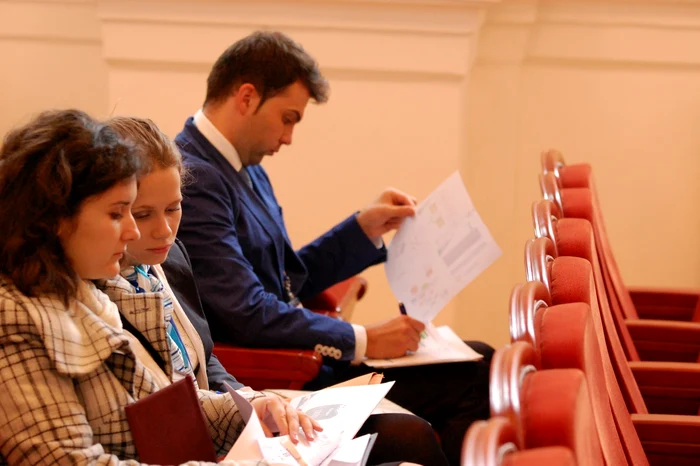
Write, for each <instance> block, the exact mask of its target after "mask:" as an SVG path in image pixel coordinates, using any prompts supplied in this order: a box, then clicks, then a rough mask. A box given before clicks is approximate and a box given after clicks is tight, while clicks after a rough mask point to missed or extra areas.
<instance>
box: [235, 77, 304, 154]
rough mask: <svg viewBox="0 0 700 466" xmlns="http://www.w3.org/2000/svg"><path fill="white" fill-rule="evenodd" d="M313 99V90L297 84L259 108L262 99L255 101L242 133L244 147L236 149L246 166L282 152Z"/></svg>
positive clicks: (299, 83) (241, 144)
mask: <svg viewBox="0 0 700 466" xmlns="http://www.w3.org/2000/svg"><path fill="white" fill-rule="evenodd" d="M309 98H310V96H309V91H307V90H306V87H305V86H304V85H303V84H302V83H301V82H299V81H297V82H295V83H293V84H291V85H290V86H289V87H287V88H286V89H284V91H282V92H280V93H279V94H277V95H275V96H274V97H271V98H269V99H267V100H266V101H265V102H264V103H263V104H262V106H260V107H259V108H258V107H257V105H258V103H259V101H260V100H259V96H258V97H257V99H254V100H253V101H252V102H251V103H252V105H251V106H250V110H249V111H248V113H247V114H246V115H245V122H244V127H243V128H242V130H241V133H240V134H239V138H240V139H239V144H238V146H240V147H236V150H237V151H238V155H239V156H240V157H241V162H243V165H245V166H248V165H257V164H259V163H260V162H261V161H262V159H263V157H265V156H266V155H273V154H274V153H275V152H277V151H278V150H280V148H281V147H282V145H283V144H286V145H289V144H291V143H292V132H293V131H294V127H295V126H296V124H297V123H299V122H300V121H301V119H302V117H303V116H304V110H305V109H306V105H307V104H308V103H309ZM256 109H257V110H256Z"/></svg>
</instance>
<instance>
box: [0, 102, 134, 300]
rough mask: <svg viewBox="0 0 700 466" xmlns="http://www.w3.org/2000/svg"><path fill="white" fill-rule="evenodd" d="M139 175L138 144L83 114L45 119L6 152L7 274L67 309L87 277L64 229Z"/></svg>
mask: <svg viewBox="0 0 700 466" xmlns="http://www.w3.org/2000/svg"><path fill="white" fill-rule="evenodd" d="M139 170H140V159H139V157H138V155H137V154H136V152H135V151H134V149H133V147H132V145H131V144H129V143H128V142H125V141H124V140H122V138H120V137H119V135H118V134H117V133H116V132H115V131H114V130H112V129H111V128H109V127H108V126H106V125H105V124H103V123H100V122H98V121H96V120H95V119H93V118H92V117H90V116H89V115H87V114H86V113H84V112H82V111H80V110H55V111H48V112H44V113H41V114H40V115H38V116H37V117H36V118H34V119H33V120H32V121H30V122H29V123H27V124H26V125H24V126H22V127H19V128H17V129H15V130H14V131H11V132H10V133H9V134H8V135H7V136H6V137H5V140H4V143H3V144H2V146H0V218H1V219H2V223H3V227H2V228H0V273H2V274H4V275H5V276H7V277H9V278H10V279H11V280H12V282H13V283H14V285H15V286H16V287H17V288H18V289H19V290H20V291H21V292H22V293H24V294H25V295H27V296H39V295H42V294H52V295H55V296H58V298H60V299H61V300H62V301H63V302H64V303H65V304H66V305H67V304H68V303H69V301H70V300H71V299H72V298H75V296H76V292H77V287H78V283H79V281H80V277H79V276H78V275H77V273H76V272H75V271H74V270H73V268H72V267H71V264H70V262H69V260H68V258H67V256H66V254H65V251H64V250H63V247H62V246H61V242H60V240H59V237H58V228H59V224H60V222H61V221H62V220H66V219H71V218H73V217H74V216H75V215H76V214H77V213H78V212H79V211H80V208H81V205H82V203H83V202H84V201H85V200H86V199H88V198H90V197H92V196H95V195H98V194H100V193H103V192H105V191H107V190H108V189H110V188H111V187H113V186H114V185H116V184H118V183H120V182H123V181H125V180H127V179H128V178H130V177H132V176H134V175H135V174H137V173H138V172H139Z"/></svg>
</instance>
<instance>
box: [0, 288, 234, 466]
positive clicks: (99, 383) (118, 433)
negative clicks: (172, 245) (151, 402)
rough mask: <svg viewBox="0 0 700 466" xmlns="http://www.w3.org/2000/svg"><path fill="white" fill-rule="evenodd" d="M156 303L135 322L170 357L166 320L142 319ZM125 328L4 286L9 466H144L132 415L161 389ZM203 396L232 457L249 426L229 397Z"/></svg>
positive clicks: (0, 427) (1, 408)
mask: <svg viewBox="0 0 700 466" xmlns="http://www.w3.org/2000/svg"><path fill="white" fill-rule="evenodd" d="M87 286H88V287H93V288H91V290H93V292H94V293H100V292H98V291H97V290H95V289H94V285H92V284H89V285H87ZM98 296H99V295H98ZM102 297H104V296H102ZM153 299H159V298H158V297H153V296H144V297H143V298H142V299H140V300H135V301H134V303H135V307H134V309H133V312H134V315H135V316H137V318H138V319H139V323H140V325H139V328H141V329H143V330H144V331H145V334H146V335H147V336H148V338H153V341H154V344H155V345H158V348H159V349H160V350H162V351H164V352H165V355H168V352H167V343H166V341H165V326H164V324H163V319H162V318H161V319H159V318H158V316H156V315H154V314H155V313H153V312H143V311H144V310H145V309H152V308H157V307H158V305H159V303H152V302H150V300H153ZM109 304H110V305H113V304H112V303H109ZM154 304H155V305H154ZM117 327H118V325H117V326H116V327H115V326H110V325H109V324H108V323H107V322H106V321H105V320H103V319H102V318H100V317H99V316H98V315H96V314H95V313H94V312H92V311H91V310H90V309H89V308H88V307H87V306H86V305H84V304H82V303H73V304H72V305H71V306H70V308H68V309H66V307H65V306H64V305H63V304H62V303H61V302H60V301H58V300H56V299H53V298H50V297H40V298H28V297H26V296H25V295H23V294H22V293H21V292H19V291H18V290H17V288H16V287H15V286H14V285H13V284H12V283H11V282H10V281H9V280H7V279H6V278H4V277H2V276H0V464H30V465H38V464H81V465H82V464H100V465H117V464H125V465H135V464H138V455H137V453H136V450H135V448H134V444H133V441H132V437H131V433H130V431H129V426H128V423H127V420H126V416H125V413H124V406H125V405H127V404H129V403H131V402H133V401H135V400H138V399H140V398H143V397H145V396H147V395H149V394H151V393H153V392H154V391H156V390H158V389H159V387H158V386H157V384H156V382H155V380H154V378H153V377H152V376H151V373H150V372H149V371H148V370H147V369H146V368H145V367H144V365H143V364H142V363H141V362H140V361H139V360H138V359H137V358H136V356H135V355H134V352H133V350H132V347H131V343H130V340H129V337H128V335H126V334H125V333H124V331H123V330H121V329H120V328H117ZM165 360H166V361H169V360H170V359H169V356H167V357H166V358H165ZM198 396H199V399H200V402H201V403H202V408H203V409H204V412H205V417H206V418H207V421H208V427H209V432H210V434H211V437H212V440H213V441H214V444H215V446H216V448H217V452H218V453H219V454H224V453H225V452H227V451H228V450H229V449H230V447H231V446H232V445H233V442H234V441H235V439H236V438H237V437H238V435H239V433H240V431H241V429H242V427H243V423H242V419H241V416H240V414H239V413H238V411H237V409H236V408H235V404H234V403H233V400H232V399H231V397H230V396H229V395H227V394H226V395H219V394H215V393H214V392H210V391H206V390H200V391H199V392H198ZM220 464H221V463H220Z"/></svg>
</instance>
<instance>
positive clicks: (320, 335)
mask: <svg viewBox="0 0 700 466" xmlns="http://www.w3.org/2000/svg"><path fill="white" fill-rule="evenodd" d="M327 98H328V84H327V81H326V80H325V78H324V77H323V76H322V75H321V73H320V71H319V69H318V65H317V63H316V62H315V60H314V59H313V58H312V57H311V56H310V55H308V54H307V53H306V52H305V51H304V50H303V49H302V48H301V46H299V45H298V44H296V43H295V42H294V41H292V40H291V39H290V38H289V37H287V36H285V35H283V34H281V33H262V32H258V33H254V34H252V35H250V36H248V37H246V38H244V39H242V40H240V41H238V42H236V43H235V44H233V45H232V46H231V47H229V48H228V49H227V50H226V51H225V52H224V53H223V54H222V55H221V57H219V59H218V60H217V62H216V63H215V64H214V66H213V68H212V70H211V72H210V74H209V78H208V80H207V95H206V99H205V102H204V105H203V108H202V109H201V110H199V111H198V112H197V114H196V115H195V116H194V117H192V118H190V119H188V120H187V122H186V123H185V127H184V129H183V130H182V132H181V133H180V134H179V135H178V136H177V138H176V142H177V144H178V146H179V147H180V149H181V151H182V153H183V156H184V160H185V164H186V166H187V167H188V168H189V170H190V171H191V174H192V179H193V181H192V182H191V183H189V184H187V185H186V186H185V192H184V200H183V216H182V218H183V220H182V224H181V227H180V232H179V234H178V236H179V237H180V238H181V239H182V241H183V242H184V243H185V246H186V247H187V250H188V252H189V255H190V258H191V261H192V266H193V269H194V275H195V277H196V279H197V284H198V287H199V290H200V292H201V297H202V304H203V307H204V311H205V313H206V315H207V319H208V320H209V324H210V327H211V331H212V336H213V338H214V340H215V341H222V342H230V343H234V344H236V345H239V346H249V347H269V348H275V347H297V348H309V349H311V348H315V349H317V350H318V351H320V352H321V354H323V355H324V366H323V371H322V374H321V375H320V376H319V378H318V379H317V380H315V381H313V382H312V383H311V384H310V386H309V387H308V388H321V387H323V386H326V385H329V384H332V383H335V382H338V381H340V380H344V379H348V378H350V377H353V376H355V375H358V374H359V373H362V372H367V371H368V370H369V369H368V368H367V367H366V366H363V365H361V364H360V363H361V361H362V360H363V359H364V358H365V357H369V358H395V357H400V356H403V355H405V354H406V352H407V351H409V350H416V349H417V348H418V343H419V341H420V332H421V331H422V330H423V328H424V326H423V324H422V323H421V322H419V321H417V320H415V319H412V318H410V317H408V316H397V317H395V318H394V319H391V320H389V321H388V322H383V323H379V324H376V325H369V326H359V325H352V324H349V323H347V322H341V321H339V320H336V319H333V318H330V317H326V316H322V315H319V314H315V313H313V312H311V311H309V310H308V309H304V308H303V307H301V305H300V302H301V301H302V300H303V299H304V298H306V297H309V296H312V295H314V294H317V293H318V292H320V291H322V290H324V289H326V288H327V287H329V286H331V285H333V284H335V283H337V282H339V281H341V280H344V279H346V278H348V277H351V276H353V275H356V274H357V273H359V272H361V271H362V270H364V269H365V268H367V267H369V266H371V265H374V264H377V263H380V262H382V261H384V260H385V259H386V249H385V248H384V244H383V242H382V239H381V237H382V235H383V234H384V233H387V232H389V231H391V230H393V229H395V228H398V226H399V225H400V224H401V222H402V221H403V219H405V218H406V217H408V216H412V215H413V214H414V213H415V201H414V200H413V199H412V198H411V197H410V196H408V195H406V194H404V193H402V192H400V191H398V190H395V189H387V190H385V191H384V192H382V193H381V194H380V196H379V197H378V198H377V200H376V201H375V202H373V203H371V204H370V205H368V206H366V207H365V208H363V209H361V210H360V211H358V212H357V213H354V214H352V215H350V216H349V217H348V218H347V219H345V220H344V221H342V222H341V223H340V224H338V225H336V226H335V227H333V228H332V229H331V230H330V231H328V232H327V233H325V234H324V235H322V236H320V237H319V238H318V239H316V240H315V241H313V242H312V243H310V244H308V245H307V246H305V247H303V248H301V249H300V250H298V251H295V250H294V249H293V248H292V246H291V241H290V240H289V238H288V236H287V231H286V229H285V225H284V219H283V216H282V210H281V208H280V206H279V204H278V202H277V199H276V198H275V194H274V192H273V189H272V185H271V183H270V180H269V178H268V176H267V174H266V172H265V170H264V169H263V168H262V167H261V166H260V162H261V161H262V160H263V158H264V157H265V156H270V155H273V154H274V153H276V152H277V151H278V150H279V149H280V148H281V147H282V145H289V144H291V142H292V133H293V130H294V127H295V125H296V124H297V123H299V122H300V121H301V119H302V117H303V115H304V111H305V108H306V105H307V103H308V101H309V100H311V99H313V100H314V101H315V102H317V103H323V102H325V101H326V100H327ZM472 345H473V346H475V349H476V350H477V351H479V352H481V353H482V354H485V356H486V358H485V360H484V361H481V362H475V363H456V364H444V365H433V366H423V367H410V368H402V369H393V370H388V371H386V372H385V377H386V378H387V379H389V380H396V381H397V383H396V385H395V387H394V388H393V389H392V390H391V392H390V394H389V398H390V399H392V400H394V401H396V402H398V403H399V404H402V405H403V406H405V407H406V408H408V409H410V410H412V411H413V412H415V413H416V414H418V415H420V416H422V417H424V418H425V419H426V420H428V421H429V422H431V423H432V424H433V426H434V428H435V429H436V430H437V431H438V433H439V434H440V437H441V440H442V444H443V449H444V451H445V453H446V455H447V456H448V459H449V460H450V462H451V463H453V464H459V455H460V449H461V443H462V438H463V436H464V432H465V431H466V429H467V427H468V426H469V424H470V423H471V422H472V421H474V420H476V419H483V418H486V417H488V414H489V411H488V368H489V360H490V355H491V353H492V351H493V350H492V349H491V348H490V347H489V346H488V345H485V344H483V343H479V342H475V343H472ZM351 363H354V364H351Z"/></svg>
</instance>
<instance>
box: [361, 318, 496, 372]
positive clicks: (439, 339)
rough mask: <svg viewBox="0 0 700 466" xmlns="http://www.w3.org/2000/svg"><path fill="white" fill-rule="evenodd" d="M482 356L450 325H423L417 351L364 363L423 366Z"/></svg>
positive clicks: (389, 365) (383, 367)
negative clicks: (423, 330) (422, 334)
mask: <svg viewBox="0 0 700 466" xmlns="http://www.w3.org/2000/svg"><path fill="white" fill-rule="evenodd" d="M482 358H483V356H482V355H481V354H479V353H477V352H476V351H474V350H473V349H471V348H470V347H469V346H468V345H467V344H466V343H464V342H463V341H462V339H461V338H459V337H458V336H457V335H456V334H455V333H454V332H453V331H452V329H451V328H450V327H448V326H447V325H443V326H442V327H437V328H436V327H434V326H433V324H428V325H426V326H425V332H424V336H423V338H421V341H420V344H419V346H418V351H416V352H415V353H410V354H408V355H406V356H403V357H400V358H395V359H366V360H365V361H364V363H365V364H366V365H368V366H370V367H376V368H377V369H387V368H389V367H405V366H424V365H427V364H441V363H447V362H462V361H476V360H479V359H482Z"/></svg>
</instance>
